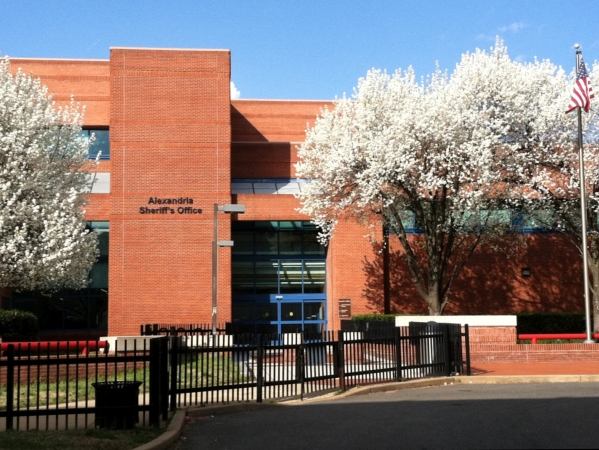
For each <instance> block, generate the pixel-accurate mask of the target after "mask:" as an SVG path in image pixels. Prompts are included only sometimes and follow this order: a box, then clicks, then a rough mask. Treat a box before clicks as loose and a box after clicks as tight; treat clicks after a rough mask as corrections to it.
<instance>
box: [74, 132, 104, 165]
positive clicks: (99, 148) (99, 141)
mask: <svg viewBox="0 0 599 450" xmlns="http://www.w3.org/2000/svg"><path fill="white" fill-rule="evenodd" d="M92 134H93V135H94V136H95V140H94V142H93V144H92V145H90V147H89V157H90V159H96V157H97V156H98V153H100V159H110V131H109V130H108V129H107V128H104V129H101V128H86V129H84V130H81V131H80V133H79V135H80V136H81V137H83V138H84V139H87V140H89V139H90V137H91V136H92Z"/></svg>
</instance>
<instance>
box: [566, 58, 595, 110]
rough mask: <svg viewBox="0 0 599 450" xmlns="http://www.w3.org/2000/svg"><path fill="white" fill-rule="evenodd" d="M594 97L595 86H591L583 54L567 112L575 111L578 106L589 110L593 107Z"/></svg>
mask: <svg viewBox="0 0 599 450" xmlns="http://www.w3.org/2000/svg"><path fill="white" fill-rule="evenodd" d="M592 98H595V95H594V94H593V88H592V87H591V80H590V79H589V74H588V72H587V68H586V66H585V64H584V61H583V60H582V56H581V57H580V67H579V69H578V73H577V74H576V83H574V90H573V91H572V98H571V99H570V103H568V110H567V111H566V114H568V113H569V112H572V111H574V110H575V109H576V108H578V107H580V108H582V109H584V112H589V110H590V109H591V99H592Z"/></svg>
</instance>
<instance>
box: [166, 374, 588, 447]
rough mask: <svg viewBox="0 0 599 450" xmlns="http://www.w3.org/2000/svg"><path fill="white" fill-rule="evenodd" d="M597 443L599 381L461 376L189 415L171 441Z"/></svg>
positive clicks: (422, 444) (366, 444) (431, 444)
mask: <svg viewBox="0 0 599 450" xmlns="http://www.w3.org/2000/svg"><path fill="white" fill-rule="evenodd" d="M597 447H599V383H550V384H504V385H474V384H472V385H469V384H461V383H458V384H454V385H448V386H440V387H430V388H421V389H413V390H404V391H397V392H388V393H380V394H370V395H363V396H353V397H346V398H339V399H333V400H328V401H322V402H313V403H306V404H300V405H280V406H279V405H277V406H275V407H273V408H267V409H261V410H256V411H250V412H240V413H230V414H222V415H215V416H213V417H205V418H191V419H190V421H189V424H188V425H187V427H186V429H185V432H184V435H183V439H182V440H181V441H180V442H179V443H178V444H176V445H175V446H174V447H173V449H175V450H186V449H198V448H201V449H231V450H237V449H261V450H269V449H273V450H274V449H276V450H282V449H315V450H316V449H327V450H331V449H371V448H372V449H377V450H378V449H397V448H408V449H428V448H430V449H436V448H450V449H451V448H456V449H457V448H460V449H463V448H597Z"/></svg>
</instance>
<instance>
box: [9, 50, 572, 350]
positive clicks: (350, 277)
mask: <svg viewBox="0 0 599 450" xmlns="http://www.w3.org/2000/svg"><path fill="white" fill-rule="evenodd" d="M12 66H13V68H14V69H15V70H16V68H17V67H21V68H22V69H23V71H25V72H26V73H32V74H33V75H34V76H36V77H40V78H41V79H42V82H43V83H44V84H46V85H47V86H48V88H49V90H50V92H52V93H53V94H54V98H55V100H56V101H57V102H58V103H62V102H66V101H69V99H70V97H71V95H74V97H75V99H76V100H77V101H80V102H81V103H83V104H85V105H86V115H85V124H86V125H87V126H109V127H110V142H111V159H110V160H109V161H102V162H101V163H100V165H99V167H98V168H97V169H95V170H96V171H98V172H110V174H111V182H110V184H111V186H110V194H91V195H90V201H89V205H88V206H87V210H86V217H87V218H88V220H94V221H109V222H110V266H109V267H110V273H109V330H108V331H109V334H110V335H128V334H137V333H138V331H139V325H140V324H145V323H207V322H210V321H211V314H212V307H211V242H212V224H213V219H214V217H213V204H214V203H218V204H225V203H238V204H244V205H246V213H245V214H243V215H233V216H230V215H225V214H219V216H218V220H219V230H220V235H219V239H222V240H225V239H230V236H231V232H230V230H231V227H230V224H231V220H243V221H246V220H308V219H309V218H308V217H305V216H303V215H301V214H300V213H298V212H297V208H298V207H299V202H298V200H297V199H296V198H295V197H294V196H292V195H259V194H234V195H232V194H231V180H232V179H248V178H249V179H270V178H282V179H289V178H295V177H296V173H295V168H294V164H295V163H296V162H297V145H298V144H300V143H301V142H302V141H303V140H304V138H305V130H306V127H307V126H308V125H310V124H313V123H314V120H315V118H316V116H317V114H318V113H319V111H320V110H321V109H322V108H324V107H325V106H327V105H330V104H331V103H330V102H324V101H295V100H294V101H285V100H233V101H231V99H230V94H229V83H230V73H231V55H230V52H229V51H224V50H166V49H163V50H161V49H134V48H113V49H111V53H110V59H109V60H105V61H85V60H41V59H39V60H38V59H12ZM153 197H157V198H187V199H192V200H193V205H185V206H193V207H195V208H201V209H202V213H201V214H178V213H176V212H175V213H173V214H170V213H168V214H158V213H156V214H141V213H140V208H141V207H148V208H151V207H152V205H151V204H149V203H148V202H149V199H150V198H153ZM376 233H378V235H377V238H378V239H379V240H380V237H381V234H382V230H381V229H380V228H379V229H375V234H376ZM366 234H367V230H366V229H364V228H362V227H360V226H358V225H357V224H356V223H354V222H351V221H346V222H341V223H340V224H339V227H338V229H337V231H336V233H335V236H334V237H333V239H332V241H331V243H330V246H329V249H328V252H327V301H328V302H327V307H328V329H329V330H335V329H339V311H338V302H339V299H351V301H352V313H353V314H361V313H371V312H383V311H384V302H383V296H384V293H383V281H382V280H383V256H382V253H381V251H380V246H377V245H376V244H375V245H373V244H372V243H371V242H370V240H369V239H368V238H366V237H365V235H366ZM523 240H524V241H525V244H526V245H522V246H519V247H518V249H517V250H516V251H515V252H514V255H512V256H511V257H510V258H508V257H507V256H506V255H505V254H504V253H495V252H493V251H490V250H489V251H486V250H485V249H482V251H481V252H479V253H478V254H477V255H476V256H475V257H474V258H473V260H472V261H471V262H470V263H469V264H468V266H467V267H466V269H465V271H464V274H463V276H462V277H461V278H460V280H459V281H458V282H457V283H456V284H455V286H454V288H453V289H452V291H451V294H450V295H451V298H452V302H451V303H450V305H449V306H448V308H447V312H448V313H449V314H457V313H462V314H496V313H513V312H517V311H564V310H567V311H579V310H582V308H583V305H582V292H581V291H582V289H581V283H580V282H579V279H580V278H581V276H580V275H581V274H580V262H579V261H578V260H579V257H578V254H577V251H576V249H575V248H574V246H573V245H572V244H570V243H569V242H568V239H567V238H566V237H563V236H557V235H526V236H524V237H523ZM510 245H512V243H511V242H509V241H506V246H508V247H509V246H510ZM390 248H391V256H390V269H391V289H390V305H389V308H390V310H391V312H397V313H413V314H422V313H425V314H426V313H427V309H426V305H425V304H424V302H423V301H422V300H420V298H419V296H418V294H417V292H416V291H415V289H414V286H413V284H412V281H411V277H410V276H409V271H408V270H407V267H406V266H405V261H404V259H403V258H402V255H401V251H400V250H399V245H398V242H397V240H396V239H394V238H393V237H392V238H391V246H390ZM230 255H231V254H230V250H229V249H221V250H219V279H218V284H219V297H218V311H219V316H218V319H219V322H224V321H228V320H230V319H231V298H232V294H231V256H230ZM525 267H526V268H530V269H531V276H530V277H527V278H525V277H523V276H522V273H521V269H522V268H525ZM480 338H481V339H482V336H481V337H480ZM473 345H479V344H475V343H474V342H473ZM505 345H516V344H514V343H512V344H507V343H506V344H505Z"/></svg>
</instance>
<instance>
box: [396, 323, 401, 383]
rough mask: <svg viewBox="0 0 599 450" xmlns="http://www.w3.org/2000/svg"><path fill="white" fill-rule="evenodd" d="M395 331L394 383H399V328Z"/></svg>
mask: <svg viewBox="0 0 599 450" xmlns="http://www.w3.org/2000/svg"><path fill="white" fill-rule="evenodd" d="M395 330H396V331H395V362H396V366H395V381H401V339H400V337H401V328H400V327H396V328H395Z"/></svg>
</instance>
